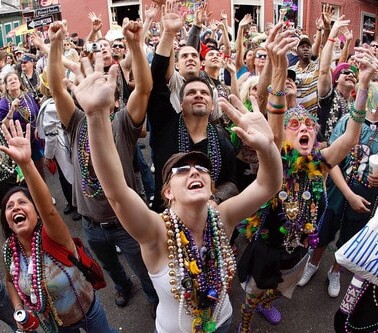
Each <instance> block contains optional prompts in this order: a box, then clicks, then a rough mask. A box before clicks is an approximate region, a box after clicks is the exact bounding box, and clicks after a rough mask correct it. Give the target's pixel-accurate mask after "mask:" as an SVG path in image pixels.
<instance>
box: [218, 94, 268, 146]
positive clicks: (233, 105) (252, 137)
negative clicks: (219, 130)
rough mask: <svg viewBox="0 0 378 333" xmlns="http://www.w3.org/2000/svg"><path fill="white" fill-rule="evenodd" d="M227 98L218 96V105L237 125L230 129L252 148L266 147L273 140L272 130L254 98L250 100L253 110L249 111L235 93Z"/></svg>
mask: <svg viewBox="0 0 378 333" xmlns="http://www.w3.org/2000/svg"><path fill="white" fill-rule="evenodd" d="M229 100H230V102H229V101H227V100H226V99H225V98H220V99H219V106H220V108H221V110H222V111H223V112H225V113H226V114H227V116H228V117H229V118H230V119H231V120H232V122H233V123H235V124H236V125H237V126H235V127H233V128H232V130H233V131H235V132H236V134H237V135H238V137H239V138H240V139H241V140H242V141H243V142H244V143H245V144H247V145H248V146H249V147H251V148H252V149H256V150H257V151H259V150H264V149H266V147H267V146H268V145H269V144H270V143H272V142H273V132H272V130H271V128H270V126H269V124H268V122H267V120H266V119H265V117H264V115H263V114H262V113H261V112H260V110H259V106H258V104H257V101H256V99H252V100H251V103H252V109H253V112H249V111H248V110H247V109H246V108H245V107H244V105H243V103H242V102H241V101H240V100H239V99H238V98H237V97H236V96H235V95H230V97H229Z"/></svg>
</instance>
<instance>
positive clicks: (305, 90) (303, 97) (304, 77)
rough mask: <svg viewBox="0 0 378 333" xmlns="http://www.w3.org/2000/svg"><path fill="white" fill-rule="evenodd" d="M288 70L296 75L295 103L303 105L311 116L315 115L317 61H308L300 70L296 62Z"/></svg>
mask: <svg viewBox="0 0 378 333" xmlns="http://www.w3.org/2000/svg"><path fill="white" fill-rule="evenodd" d="M289 69H292V70H293V71H295V73H296V75H297V77H296V85H297V90H298V94H297V103H298V104H301V105H303V107H305V108H306V110H308V111H310V112H311V113H312V114H313V115H317V104H318V89H317V84H318V78H319V60H318V59H317V60H315V61H310V63H309V64H308V65H307V66H306V67H305V68H302V67H301V66H300V64H299V61H298V62H297V63H296V64H295V65H294V66H291V67H289Z"/></svg>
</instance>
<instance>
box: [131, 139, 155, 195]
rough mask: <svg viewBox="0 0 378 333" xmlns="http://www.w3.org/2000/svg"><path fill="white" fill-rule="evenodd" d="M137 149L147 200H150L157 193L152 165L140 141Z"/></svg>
mask: <svg viewBox="0 0 378 333" xmlns="http://www.w3.org/2000/svg"><path fill="white" fill-rule="evenodd" d="M135 149H136V159H137V162H138V167H139V171H140V174H141V176H142V182H143V187H144V192H145V193H146V196H147V200H149V199H150V198H151V196H153V195H154V194H155V180H154V177H153V176H152V172H151V169H150V167H149V166H148V164H147V162H146V161H145V159H144V156H143V154H142V151H141V148H140V144H139V143H138V144H137V145H136V146H135Z"/></svg>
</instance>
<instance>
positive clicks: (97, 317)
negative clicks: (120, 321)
mask: <svg viewBox="0 0 378 333" xmlns="http://www.w3.org/2000/svg"><path fill="white" fill-rule="evenodd" d="M80 328H82V329H84V330H85V331H86V332H89V333H91V332H96V333H116V332H118V330H115V329H114V328H111V327H110V326H109V323H108V320H107V318H106V315H105V311H104V308H103V307H102V305H101V303H100V301H99V300H98V298H97V297H96V295H95V298H94V300H93V303H92V305H91V307H90V309H89V310H88V312H87V314H86V315H85V317H84V318H83V319H82V320H80V321H78V322H77V323H75V324H72V325H70V326H67V327H59V331H58V332H59V333H80Z"/></svg>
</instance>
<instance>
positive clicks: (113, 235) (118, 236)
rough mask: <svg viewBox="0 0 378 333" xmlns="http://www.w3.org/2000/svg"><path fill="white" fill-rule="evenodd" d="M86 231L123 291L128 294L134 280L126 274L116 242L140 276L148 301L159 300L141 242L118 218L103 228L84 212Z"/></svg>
mask: <svg viewBox="0 0 378 333" xmlns="http://www.w3.org/2000/svg"><path fill="white" fill-rule="evenodd" d="M82 220H83V226H84V233H85V237H86V239H87V242H88V244H89V246H90V248H91V250H92V251H93V252H94V253H95V255H96V257H97V258H98V260H99V261H100V263H101V265H102V267H103V268H104V270H105V271H106V272H107V273H108V274H109V276H110V278H111V279H112V280H113V282H114V284H115V288H116V290H117V291H118V292H120V293H125V294H128V293H129V292H130V289H131V287H132V284H133V283H132V281H131V280H130V278H129V277H128V276H127V275H126V272H125V270H124V268H123V267H122V265H121V263H120V261H119V259H118V255H117V252H116V249H115V246H116V245H117V246H118V247H119V248H120V249H121V251H122V254H123V255H124V256H125V258H126V261H127V263H128V264H129V266H130V268H131V269H132V271H133V272H134V273H135V275H136V276H137V277H138V278H139V280H140V282H141V284H142V288H143V290H144V292H145V294H146V295H147V299H148V302H149V303H158V300H159V299H158V296H157V294H156V291H155V289H154V287H153V285H152V282H151V279H150V277H149V276H148V272H147V269H146V266H145V265H144V262H143V259H142V255H141V251H140V247H139V244H138V242H137V241H136V240H135V239H134V238H132V237H131V236H130V235H129V233H128V232H127V231H126V230H125V229H124V228H123V227H122V225H121V224H120V223H119V222H118V220H117V219H116V218H114V219H112V220H109V221H107V222H109V223H113V226H110V227H106V228H103V227H101V226H100V225H98V224H95V223H93V222H91V221H89V220H88V219H87V218H86V217H85V216H83V219H82Z"/></svg>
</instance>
